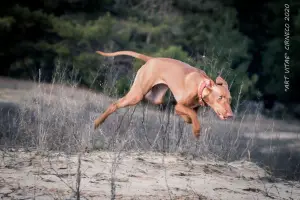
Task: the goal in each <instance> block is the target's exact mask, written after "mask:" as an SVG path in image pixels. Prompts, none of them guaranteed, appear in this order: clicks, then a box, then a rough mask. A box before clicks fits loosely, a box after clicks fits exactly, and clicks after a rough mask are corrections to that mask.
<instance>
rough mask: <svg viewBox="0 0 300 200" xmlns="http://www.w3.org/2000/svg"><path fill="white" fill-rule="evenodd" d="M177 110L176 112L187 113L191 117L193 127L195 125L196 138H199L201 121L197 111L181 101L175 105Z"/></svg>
mask: <svg viewBox="0 0 300 200" xmlns="http://www.w3.org/2000/svg"><path fill="white" fill-rule="evenodd" d="M175 111H176V113H181V114H183V115H187V116H188V117H190V119H191V120H192V127H193V133H194V136H195V137H196V138H199V136H200V122H199V120H198V118H197V113H196V112H195V111H194V110H193V109H191V108H189V107H187V106H185V105H183V104H180V103H178V104H177V105H176V106H175Z"/></svg>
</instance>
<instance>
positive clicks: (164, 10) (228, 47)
mask: <svg viewBox="0 0 300 200" xmlns="http://www.w3.org/2000/svg"><path fill="white" fill-rule="evenodd" d="M285 3H289V6H290V9H289V11H290V13H289V14H290V21H289V25H290V50H289V51H288V54H289V56H290V57H291V60H290V73H289V74H287V76H288V77H289V78H290V80H289V87H290V89H289V90H288V92H285V87H284V52H285V49H284V23H285V21H284V8H285V6H284V4H285ZM299 8H300V7H299V3H297V2H296V1H293V2H292V1H291V2H288V1H259V0H254V1H253V0H252V1H237V0H228V1H226V3H224V2H223V1H221V0H164V1H162V0H90V1H88V0H52V1H49V0H35V1H28V0H27V1H26V0H10V1H4V2H2V3H1V7H0V14H1V16H0V36H1V45H0V59H1V71H0V75H1V76H10V77H14V78H22V79H24V78H26V79H27V78H28V79H34V78H35V77H36V76H37V74H38V71H39V69H40V71H41V72H42V73H41V74H42V77H41V79H42V80H43V81H51V79H52V77H53V73H54V71H55V67H57V65H58V64H57V62H58V61H59V62H62V61H63V62H64V63H65V64H64V65H63V66H64V67H66V68H67V71H68V70H70V69H76V70H77V72H78V75H79V76H80V78H81V79H80V83H81V84H82V85H86V86H88V87H92V88H93V89H98V90H100V91H101V90H102V89H103V84H102V83H103V82H105V81H108V80H107V79H110V76H108V72H109V71H110V67H111V66H107V64H105V63H107V61H105V60H104V59H105V58H103V57H102V56H100V55H97V54H95V51H96V50H103V51H118V50H133V51H138V52H141V53H145V54H148V55H151V56H168V57H173V58H176V59H180V60H182V61H185V62H187V63H189V64H191V65H194V66H196V67H201V68H203V69H204V70H205V71H206V72H207V73H208V74H209V75H210V76H212V78H215V77H216V76H217V73H218V72H220V71H222V74H223V75H224V76H225V78H226V79H227V80H228V82H230V83H232V89H231V91H232V93H233V95H232V96H234V97H235V96H237V94H238V93H241V94H242V97H243V98H246V99H251V100H262V99H263V98H264V97H272V98H274V99H276V100H278V101H279V102H281V103H283V104H285V105H287V106H289V105H292V104H294V103H299V102H300V94H299V91H298V90H297V87H296V84H297V79H298V80H299V79H300V67H299V65H300V54H299V52H300V43H299V42H300V9H299ZM297 55H298V56H297ZM104 61H105V62H104ZM131 61H134V62H131ZM131 63H133V64H131ZM141 64H142V62H140V61H136V60H132V59H130V58H127V57H121V59H120V58H116V59H115V63H114V65H120V66H121V67H120V68H119V69H122V70H121V71H120V73H118V74H119V75H118V77H117V78H116V81H115V82H113V84H114V86H116V87H117V88H118V89H119V90H118V91H119V94H122V93H124V92H126V90H127V89H128V86H129V85H130V80H131V79H132V74H133V72H135V71H136V70H137V69H138V68H139V67H140V66H141ZM114 69H116V68H114ZM116 74H117V73H116ZM96 75H97V76H96ZM92 83H93V84H92ZM298 83H299V82H298ZM241 86H242V87H241Z"/></svg>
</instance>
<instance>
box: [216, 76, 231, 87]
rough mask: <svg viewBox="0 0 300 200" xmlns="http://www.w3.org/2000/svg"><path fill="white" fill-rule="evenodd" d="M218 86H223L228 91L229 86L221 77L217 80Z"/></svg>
mask: <svg viewBox="0 0 300 200" xmlns="http://www.w3.org/2000/svg"><path fill="white" fill-rule="evenodd" d="M216 84H217V85H221V86H224V87H226V88H227V89H228V84H227V82H226V81H225V80H224V79H223V78H222V77H221V76H220V75H219V76H218V77H217V79H216Z"/></svg>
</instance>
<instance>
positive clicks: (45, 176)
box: [0, 151, 300, 200]
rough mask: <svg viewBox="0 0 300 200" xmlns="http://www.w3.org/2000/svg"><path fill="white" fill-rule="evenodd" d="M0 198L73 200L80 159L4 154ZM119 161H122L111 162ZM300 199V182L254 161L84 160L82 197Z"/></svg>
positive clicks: (90, 156)
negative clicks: (277, 176)
mask: <svg viewBox="0 0 300 200" xmlns="http://www.w3.org/2000/svg"><path fill="white" fill-rule="evenodd" d="M0 153H1V155H2V156H1V157H2V158H1V167H0V174H1V175H0V199H3V200H4V199H35V200H41V199H45V200H48V199H75V197H74V192H73V190H76V189H75V188H76V177H77V167H78V156H76V155H74V156H71V157H67V156H65V155H62V154H57V153H52V154H48V155H40V154H38V153H36V152H31V153H25V152H3V151H2V152H0ZM115 158H120V159H117V160H118V162H113V161H114V160H116V159H115ZM116 163H118V164H117V165H118V166H117V168H116V176H115V179H114V180H115V182H116V192H115V193H116V199H147V200H152V199H153V200H154V199H155V200H158V199H205V200H206V199H216V200H217V199H218V200H219V199H220V200H221V199H222V200H223V199H224V200H225V199H228V200H229V199H231V200H234V199H238V200H240V199H249V200H250V199H251V200H253V199H290V200H291V199H300V183H299V182H298V183H297V182H287V181H282V180H275V179H272V178H271V177H269V176H268V175H267V174H266V173H265V171H264V170H262V169H261V168H259V167H258V166H256V165H255V164H254V163H251V162H247V161H239V162H232V163H221V162H218V163H216V162H212V161H205V160H198V161H197V160H193V159H192V158H185V157H182V156H179V155H166V156H163V155H162V154H157V153H147V154H142V153H140V154H138V153H131V154H129V153H127V154H121V155H120V156H119V157H116V154H115V153H113V152H90V153H85V154H84V155H82V157H81V168H80V169H81V170H80V171H81V185H80V191H81V198H82V199H110V198H111V180H112V179H111V174H112V173H111V169H112V166H113V165H115V164H116Z"/></svg>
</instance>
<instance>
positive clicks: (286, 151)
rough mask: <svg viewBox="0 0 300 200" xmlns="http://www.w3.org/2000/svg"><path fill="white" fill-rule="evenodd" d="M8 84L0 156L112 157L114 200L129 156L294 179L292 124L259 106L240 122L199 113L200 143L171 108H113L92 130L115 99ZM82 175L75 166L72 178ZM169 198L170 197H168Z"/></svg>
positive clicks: (245, 109)
mask: <svg viewBox="0 0 300 200" xmlns="http://www.w3.org/2000/svg"><path fill="white" fill-rule="evenodd" d="M10 81H11V80H9V79H2V80H1V82H0V83H1V87H0V99H1V101H0V109H1V112H0V115H1V116H0V145H1V149H2V151H4V152H7V151H10V150H11V149H14V151H15V150H17V149H22V151H23V150H25V151H31V150H34V151H37V152H39V153H45V152H50V151H51V152H53V151H55V152H65V153H66V154H67V155H71V154H75V153H80V154H81V153H82V152H89V151H93V150H101V151H112V152H114V154H113V155H114V158H113V161H114V162H112V164H111V178H110V181H111V182H110V184H111V199H115V198H116V190H117V188H116V187H117V186H116V173H117V172H116V170H117V169H118V167H119V165H120V163H121V162H122V159H123V158H124V155H125V152H129V151H131V152H132V151H134V152H139V153H149V152H164V153H176V154H180V155H181V156H184V157H188V158H190V159H202V160H203V159H204V160H213V161H222V162H232V161H236V160H248V161H253V162H257V163H258V164H259V165H260V166H263V167H264V168H266V169H268V170H269V172H270V173H271V174H272V175H274V176H278V177H283V178H289V179H296V180H299V178H300V169H299V163H300V156H299V152H300V139H299V137H298V134H299V132H300V128H299V126H298V122H297V121H296V122H294V121H285V120H275V119H267V118H265V117H263V116H262V115H261V114H260V112H261V105H260V104H250V103H248V104H243V102H242V103H241V106H240V107H239V112H238V116H237V117H236V118H235V119H234V120H231V121H220V120H219V119H218V118H217V117H216V116H215V114H214V113H213V112H212V111H211V109H209V108H203V109H202V110H200V111H199V119H200V122H201V124H202V132H201V137H200V139H199V140H195V138H194V137H193V134H192V130H191V127H190V125H187V124H185V123H184V122H183V120H182V119H181V118H180V117H178V116H176V115H174V109H172V107H171V106H170V109H167V110H166V111H160V110H159V109H158V107H153V106H150V105H147V104H146V103H143V104H139V105H138V106H136V107H131V108H125V109H121V110H118V111H117V112H116V113H114V114H113V115H111V116H110V117H109V118H108V119H107V121H105V123H104V124H103V125H102V126H101V127H100V128H99V129H97V130H96V131H94V130H93V120H94V119H95V118H96V117H97V116H98V115H99V114H100V113H102V112H103V111H104V110H105V109H106V108H107V106H108V105H109V104H110V103H112V102H113V101H115V100H116V99H113V98H110V97H107V96H105V95H102V94H99V93H96V92H93V91H88V90H87V89H82V88H78V86H77V85H76V83H74V82H62V81H57V82H55V83H53V84H42V83H38V82H37V83H30V82H26V83H25V82H23V83H22V84H18V81H13V82H14V84H10V83H9V82H10ZM4 83H5V84H4ZM62 83H63V84H62ZM12 85H13V86H12ZM18 85H19V86H18ZM78 163H81V160H80V159H79V160H78ZM165 170H168V169H165ZM81 171H82V169H81V168H80V164H78V167H77V174H81V173H82V172H81ZM166 173H167V172H166ZM76 183H77V187H73V188H72V189H73V190H74V191H75V193H76V195H77V199H79V198H80V183H81V179H80V176H78V175H77V179H76ZM166 184H167V185H168V181H167V180H166ZM76 191H77V192H76ZM169 194H170V195H169V196H170V197H171V196H172V192H170V193H169ZM76 195H75V196H76Z"/></svg>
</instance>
